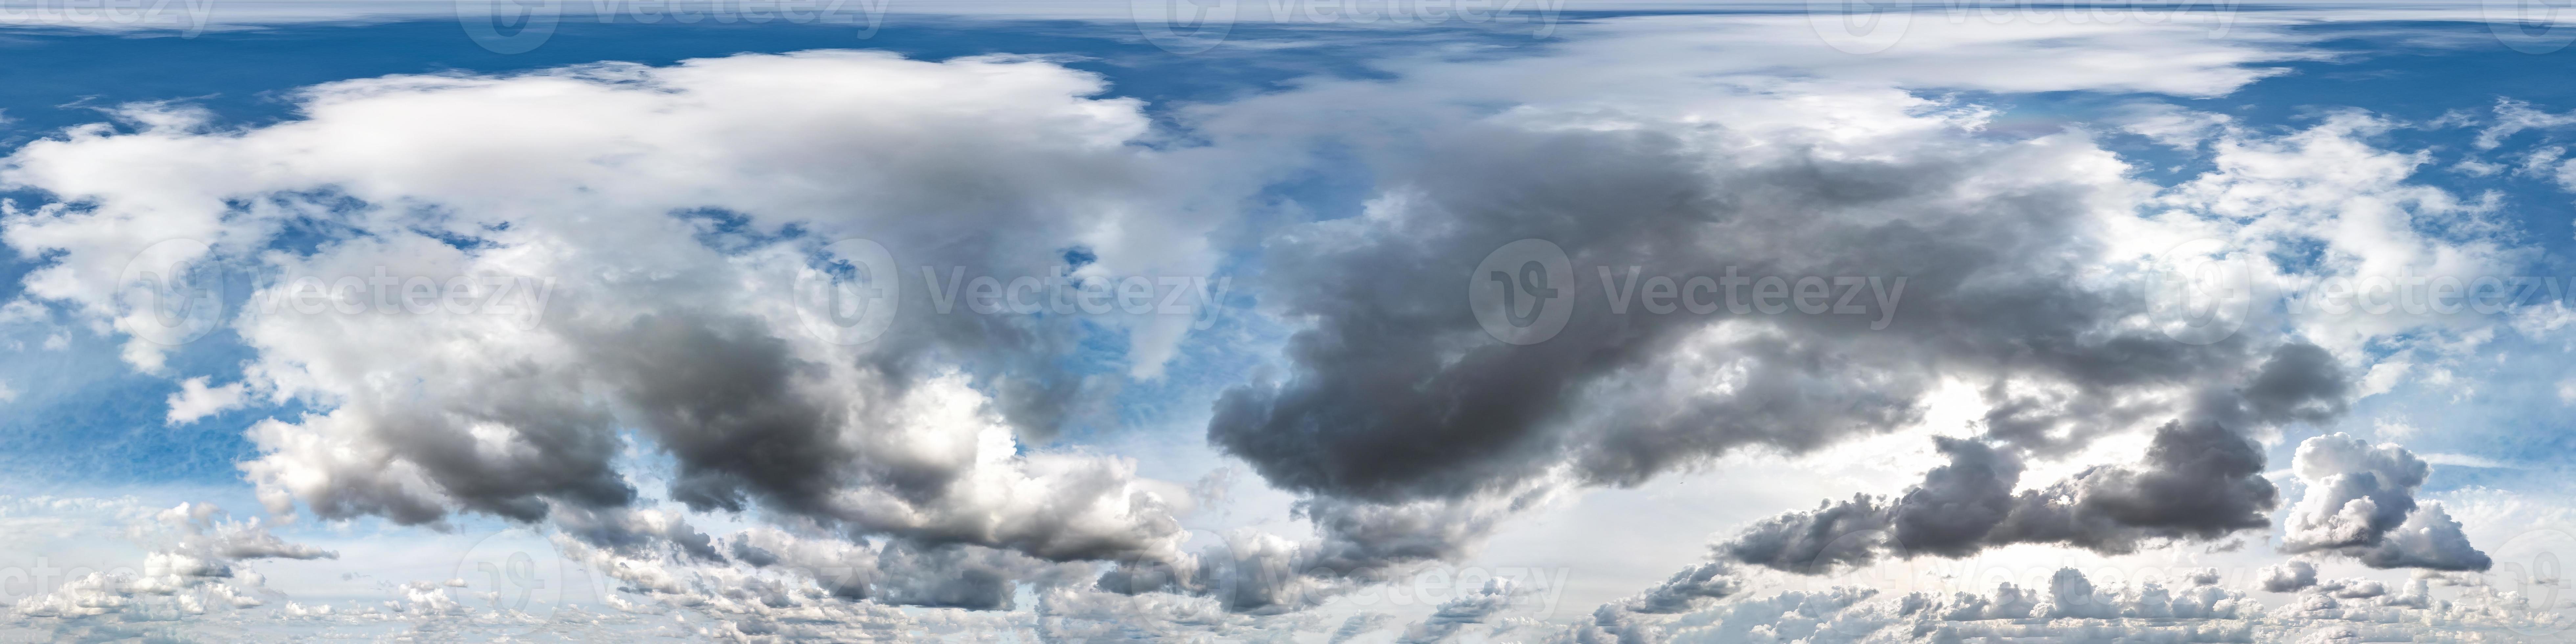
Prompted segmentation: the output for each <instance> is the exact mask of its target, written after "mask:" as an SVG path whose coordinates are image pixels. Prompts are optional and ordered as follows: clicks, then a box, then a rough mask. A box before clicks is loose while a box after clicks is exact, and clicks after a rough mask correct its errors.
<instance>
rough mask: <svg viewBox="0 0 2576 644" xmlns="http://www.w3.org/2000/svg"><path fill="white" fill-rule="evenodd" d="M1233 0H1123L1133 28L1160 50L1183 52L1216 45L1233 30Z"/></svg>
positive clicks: (1203, 49)
mask: <svg viewBox="0 0 2576 644" xmlns="http://www.w3.org/2000/svg"><path fill="white" fill-rule="evenodd" d="M1234 3H1235V0H1127V15H1128V16H1129V17H1130V18H1132V19H1134V20H1135V21H1136V31H1137V33H1141V34H1144V35H1145V40H1146V41H1148V42H1152V43H1154V46H1155V47H1160V48H1162V49H1163V51H1167V52H1171V53H1175V54H1180V55H1183V56H1187V55H1190V54H1196V53H1199V52H1204V51H1207V50H1210V49H1214V48H1216V46H1217V45H1219V44H1223V43H1224V42H1225V35H1226V33H1227V32H1231V31H1233V30H1234V18H1235V12H1236V10H1237V8H1236V6H1235V4H1234Z"/></svg>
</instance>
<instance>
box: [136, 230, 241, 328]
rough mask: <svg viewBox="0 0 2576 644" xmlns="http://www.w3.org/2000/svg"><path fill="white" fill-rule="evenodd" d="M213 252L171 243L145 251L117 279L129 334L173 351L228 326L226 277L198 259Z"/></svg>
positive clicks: (192, 243) (194, 243) (203, 245)
mask: <svg viewBox="0 0 2576 644" xmlns="http://www.w3.org/2000/svg"><path fill="white" fill-rule="evenodd" d="M213 250H214V249H213V247H210V246H207V245H206V243H205V242H202V241H197V240H194V239H170V240H163V241H162V242H160V243H157V244H153V245H151V246H147V247H144V249H143V252H141V253H138V254H136V255H135V256H134V259H132V260H130V261H127V262H126V263H125V270H124V271H122V272H121V273H119V274H118V275H117V279H116V301H117V304H118V305H120V308H119V310H120V311H123V312H124V314H125V315H124V317H123V318H121V319H119V320H118V321H117V326H118V327H120V328H121V329H122V330H124V331H125V332H126V333H127V334H128V335H132V336H134V337H136V338H141V339H143V340H144V341H147V342H152V343H155V344H162V345H168V346H178V345H182V344H187V343H190V342H195V341H196V340H197V338H202V337H205V336H206V333H207V332H209V331H213V330H214V329H215V326H216V325H217V324H220V323H221V322H222V321H223V308H224V302H223V294H224V275H223V272H222V271H221V270H220V269H218V268H217V267H214V266H210V265H206V264H205V263H201V262H198V261H197V260H199V259H201V258H204V257H206V256H207V255H208V254H210V253H211V252H212V251H213Z"/></svg>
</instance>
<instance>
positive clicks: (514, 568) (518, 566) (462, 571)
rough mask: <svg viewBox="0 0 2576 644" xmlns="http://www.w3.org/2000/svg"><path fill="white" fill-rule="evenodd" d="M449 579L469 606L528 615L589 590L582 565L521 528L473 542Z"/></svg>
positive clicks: (549, 612) (551, 611)
mask: <svg viewBox="0 0 2576 644" xmlns="http://www.w3.org/2000/svg"><path fill="white" fill-rule="evenodd" d="M448 579H449V581H448V582H446V585H447V586H449V587H453V588H459V589H462V590H464V591H465V593H464V594H465V595H466V596H467V599H466V600H465V602H464V604H465V605H466V606H468V607H473V608H488V609H490V610H493V611H498V612H517V613H524V614H530V615H553V614H554V613H555V611H558V610H562V609H563V607H564V605H565V604H566V603H568V602H571V601H575V600H583V599H585V598H584V597H582V596H580V595H577V594H575V593H576V592H580V591H586V590H589V589H590V588H591V585H590V579H589V571H588V570H587V569H585V568H583V567H581V564H579V563H576V562H574V561H573V560H571V559H566V558H564V556H563V553H562V552H560V551H558V550H557V549H556V548H555V546H554V542H552V541H549V540H547V539H546V536H545V535H543V534H538V533H537V532H536V531H534V530H529V529H527V528H517V527H514V528H509V529H506V530H502V531H500V532H495V533H492V534H490V535H487V536H485V537H483V539H482V540H480V541H476V542H474V547H473V548H471V549H468V550H466V551H465V557H464V558H462V559H458V560H457V561H456V570H455V571H454V572H453V573H451V574H450V576H449V577H448ZM459 584H462V585H461V586H460V585H459ZM576 587H579V588H578V590H577V589H576ZM478 604H479V605H478Z"/></svg>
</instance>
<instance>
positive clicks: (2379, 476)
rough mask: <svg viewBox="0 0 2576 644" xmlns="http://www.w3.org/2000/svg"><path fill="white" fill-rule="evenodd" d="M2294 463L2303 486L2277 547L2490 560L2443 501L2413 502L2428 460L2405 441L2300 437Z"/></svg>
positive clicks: (2370, 559) (2374, 558)
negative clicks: (2302, 438)
mask: <svg viewBox="0 0 2576 644" xmlns="http://www.w3.org/2000/svg"><path fill="white" fill-rule="evenodd" d="M2291 467H2292V469H2293V470H2294V471H2296V472H2297V474H2298V477H2299V480H2300V481H2301V482H2303V483H2304V484H2306V486H2307V492H2306V494H2305V495H2304V496H2302V497H2301V498H2300V499H2299V502H2298V504H2297V505H2295V506H2293V507H2292V508H2291V511H2290V516H2289V517H2288V519H2286V520H2285V521H2284V523H2283V525H2282V527H2281V551H2282V552H2288V553H2294V554H2295V553H2310V552H2324V553H2335V554H2341V555H2345V556H2350V557H2354V558H2357V559H2360V560H2361V562H2362V563H2363V564H2365V565H2368V566H2370V567H2373V568H2426V569H2433V570H2485V569H2487V567H2488V566H2489V565H2491V564H2492V561H2491V560H2490V559H2489V558H2488V557H2487V555H2486V553H2484V552H2479V551H2478V550H2477V549H2476V548H2475V547H2472V546H2470V545H2469V540H2468V537H2467V536H2466V535H2464V534H2462V533H2461V532H2460V523H2459V522H2458V521H2455V520H2452V519H2451V515H2450V513H2448V512H2445V511H2444V510H2443V509H2442V507H2441V505H2440V504H2437V503H2423V504H2418V503H2417V502H2416V500H2415V495H2416V491H2417V490H2418V489H2420V488H2422V487H2423V485H2424V480H2425V478H2426V477H2427V476H2428V475H2430V474H2431V473H2432V467H2431V466H2430V465H2427V464H2425V462H2424V460H2423V459H2421V458H2417V457H2416V456H2415V454H2414V453H2413V452H2410V451H2407V450H2406V448H2404V447H2399V446H2398V445H2397V444H2395V443H2381V444H2378V445H2372V444H2370V443H2368V442H2365V441H2363V440H2361V439H2359V438H2354V437H2352V436H2350V435H2346V434H2342V433H2334V434H2328V435H2324V436H2318V437H2314V438H2310V439H2308V440H2306V441H2304V442H2301V443H2300V444H2299V451H2298V455H2297V456H2296V457H2294V460H2293V461H2292V464H2291Z"/></svg>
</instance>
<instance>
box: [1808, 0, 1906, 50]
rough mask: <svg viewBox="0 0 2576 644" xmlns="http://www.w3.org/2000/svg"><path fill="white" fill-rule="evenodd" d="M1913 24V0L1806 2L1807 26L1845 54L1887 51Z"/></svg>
mask: <svg viewBox="0 0 2576 644" xmlns="http://www.w3.org/2000/svg"><path fill="white" fill-rule="evenodd" d="M1913 25H1914V3H1913V2H1911V1H1910V0H1877V1H1875V2H1873V1H1871V0H1807V27H1808V28H1809V29H1813V30H1815V32H1816V37H1817V38H1819V39H1823V40H1824V41H1825V44H1826V45H1827V46H1830V47H1833V48H1834V49H1835V50H1836V51H1840V52H1843V53H1846V54H1854V55H1865V54H1875V53H1878V52H1882V51H1887V49H1888V48H1889V47H1895V46H1896V43H1897V42H1898V41H1901V40H1904V39H1905V30H1906V28H1908V27H1912V26H1913Z"/></svg>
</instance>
